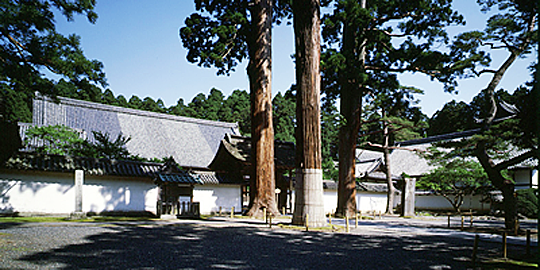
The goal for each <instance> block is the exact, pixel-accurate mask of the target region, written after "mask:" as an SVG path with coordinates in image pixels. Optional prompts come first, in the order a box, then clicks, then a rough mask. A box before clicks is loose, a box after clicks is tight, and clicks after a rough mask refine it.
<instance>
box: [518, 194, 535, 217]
mask: <svg viewBox="0 0 540 270" xmlns="http://www.w3.org/2000/svg"><path fill="white" fill-rule="evenodd" d="M516 193H517V211H518V213H520V214H522V215H524V216H526V217H528V218H537V217H538V189H533V188H529V189H520V190H517V191H516Z"/></svg>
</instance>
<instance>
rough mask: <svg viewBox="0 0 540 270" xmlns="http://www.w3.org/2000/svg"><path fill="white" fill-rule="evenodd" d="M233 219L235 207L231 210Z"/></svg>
mask: <svg viewBox="0 0 540 270" xmlns="http://www.w3.org/2000/svg"><path fill="white" fill-rule="evenodd" d="M231 218H234V206H233V207H232V208H231Z"/></svg>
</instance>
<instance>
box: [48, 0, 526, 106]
mask: <svg viewBox="0 0 540 270" xmlns="http://www.w3.org/2000/svg"><path fill="white" fill-rule="evenodd" d="M456 3H457V7H458V8H459V10H460V12H462V14H463V15H464V16H465V18H466V20H467V22H468V24H467V26H466V27H456V28H453V29H450V32H451V33H457V32H460V31H464V30H465V29H482V28H483V24H484V22H485V20H484V18H485V16H484V15H482V14H481V13H480V12H479V9H478V8H477V7H476V4H475V1H472V0H458V1H456ZM194 11H195V8H194V4H193V1H190V0H161V1H149V0H109V1H106V0H101V1H99V0H98V1H97V6H96V12H97V13H98V15H99V18H98V20H97V22H96V23H95V24H90V23H89V22H88V21H86V19H85V18H84V17H82V16H79V17H76V18H75V21H74V22H66V20H65V19H64V18H62V17H58V18H57V29H58V30H59V31H60V32H61V33H64V34H71V33H75V34H77V35H79V36H81V43H82V47H83V49H84V52H85V54H86V56H87V57H88V58H90V59H97V60H100V61H101V62H103V64H104V65H105V73H106V75H107V81H108V83H109V88H110V89H111V90H112V91H113V92H114V94H115V95H120V94H121V95H124V96H125V97H126V98H127V99H129V98H130V97H131V96H132V95H137V96H139V97H140V98H141V99H142V98H144V97H147V96H150V97H152V98H153V99H155V100H157V99H158V98H161V99H162V100H163V101H164V103H165V105H166V106H171V105H174V104H176V102H177V100H178V99H179V98H183V99H184V102H185V103H189V102H190V101H191V99H193V97H194V96H195V95H197V94H198V93H204V94H208V93H209V91H210V89H212V88H214V87H215V88H217V89H220V90H221V91H222V92H223V94H224V95H225V96H228V95H229V94H230V93H231V92H232V91H233V90H236V89H244V90H248V80H247V76H246V72H245V67H246V66H245V63H243V64H242V65H240V66H238V67H237V69H236V72H234V73H232V74H231V75H230V76H217V75H216V71H215V69H207V68H200V67H198V66H197V65H196V64H191V63H189V62H188V61H187V60H186V58H185V57H186V50H185V49H184V48H183V47H182V43H181V41H180V38H179V35H178V30H179V29H180V27H182V26H183V25H184V20H185V18H186V17H187V16H189V15H190V14H191V13H193V12H194ZM272 38H273V56H272V57H273V59H272V62H273V63H272V64H273V79H272V88H273V93H274V94H276V93H277V92H278V91H285V90H287V89H289V87H290V85H291V84H292V83H294V78H295V76H294V65H293V62H292V60H291V54H292V53H293V51H294V40H293V31H292V26H279V27H276V28H274V30H273V34H272ZM505 56H506V55H505V54H497V55H494V56H493V57H494V60H495V61H494V63H500V62H502V61H503V59H504V57H505ZM532 57H533V58H537V51H536V52H535V55H534V56H532ZM529 61H530V59H522V60H519V61H518V62H517V63H516V64H514V65H513V66H512V68H511V69H510V70H509V72H508V74H506V76H505V77H504V79H503V81H502V82H501V85H500V86H501V87H502V88H504V89H507V90H513V89H515V88H516V87H517V86H519V85H520V84H522V83H523V82H525V81H528V80H530V74H529V71H528V70H527V67H528V65H529ZM400 79H401V82H402V84H403V85H409V86H415V87H418V88H421V89H424V91H425V94H424V95H421V96H418V99H420V100H421V102H420V103H419V104H418V106H421V108H422V111H423V112H424V113H426V114H427V115H428V116H431V115H432V114H433V113H434V112H435V111H437V110H438V109H440V108H442V106H443V105H444V104H445V103H446V102H448V101H450V100H452V99H456V100H463V101H466V102H469V101H470V100H471V99H472V97H474V96H475V95H476V94H477V93H478V92H479V91H480V90H481V89H483V88H484V87H485V86H487V83H488V82H489V76H483V77H481V78H480V79H469V80H464V81H461V82H460V85H459V88H458V90H459V94H457V95H454V94H448V93H444V92H443V90H442V85H440V84H439V83H437V82H432V81H430V80H429V79H428V78H426V77H425V76H423V75H421V74H406V75H404V76H401V77H400Z"/></svg>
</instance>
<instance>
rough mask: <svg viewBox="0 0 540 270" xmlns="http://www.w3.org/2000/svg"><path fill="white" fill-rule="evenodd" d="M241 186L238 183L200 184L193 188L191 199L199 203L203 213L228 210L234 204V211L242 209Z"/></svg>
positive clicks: (237, 211)
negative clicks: (220, 209)
mask: <svg viewBox="0 0 540 270" xmlns="http://www.w3.org/2000/svg"><path fill="white" fill-rule="evenodd" d="M241 194H242V193H241V188H240V186H238V185H202V186H199V185H197V186H195V187H194V188H193V201H194V202H199V203H200V204H201V206H200V211H201V214H203V215H208V214H211V213H217V212H219V207H220V206H221V207H222V210H223V212H230V211H231V208H232V207H233V206H234V212H236V213H239V212H241V211H242V200H241V198H242V197H241V196H242V195H241Z"/></svg>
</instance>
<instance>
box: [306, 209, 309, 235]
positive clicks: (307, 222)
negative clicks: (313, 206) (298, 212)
mask: <svg viewBox="0 0 540 270" xmlns="http://www.w3.org/2000/svg"><path fill="white" fill-rule="evenodd" d="M306 232H309V214H308V213H306Z"/></svg>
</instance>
